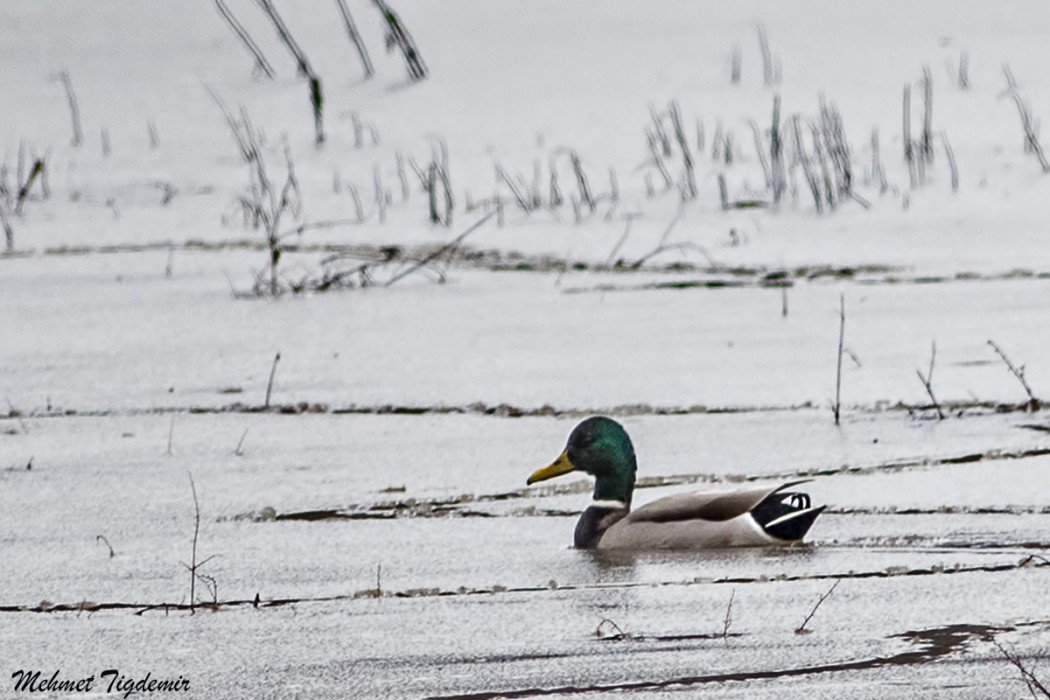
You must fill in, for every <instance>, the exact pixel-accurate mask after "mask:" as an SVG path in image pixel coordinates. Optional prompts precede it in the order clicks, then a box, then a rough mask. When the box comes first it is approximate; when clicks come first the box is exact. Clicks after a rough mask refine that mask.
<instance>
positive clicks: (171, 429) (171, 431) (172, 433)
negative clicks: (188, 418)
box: [168, 413, 175, 457]
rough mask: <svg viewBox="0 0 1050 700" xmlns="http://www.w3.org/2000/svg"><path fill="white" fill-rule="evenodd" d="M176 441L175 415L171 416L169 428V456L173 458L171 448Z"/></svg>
mask: <svg viewBox="0 0 1050 700" xmlns="http://www.w3.org/2000/svg"><path fill="white" fill-rule="evenodd" d="M174 439H175V414H174V413H173V414H172V415H171V424H170V425H169V426H168V456H169V457H171V447H172V443H173V442H174Z"/></svg>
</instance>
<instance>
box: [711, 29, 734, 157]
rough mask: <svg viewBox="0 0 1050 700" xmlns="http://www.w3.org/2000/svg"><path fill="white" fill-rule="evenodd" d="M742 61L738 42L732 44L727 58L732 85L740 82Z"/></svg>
mask: <svg viewBox="0 0 1050 700" xmlns="http://www.w3.org/2000/svg"><path fill="white" fill-rule="evenodd" d="M741 62H742V56H741V53H740V44H733V53H732V56H730V59H729V82H730V83H732V84H733V85H739V84H740V64H741ZM701 150H702V149H701Z"/></svg>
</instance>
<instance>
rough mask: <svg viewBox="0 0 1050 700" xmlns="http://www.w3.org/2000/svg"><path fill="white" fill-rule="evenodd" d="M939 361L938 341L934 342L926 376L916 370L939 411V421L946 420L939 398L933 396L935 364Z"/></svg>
mask: <svg viewBox="0 0 1050 700" xmlns="http://www.w3.org/2000/svg"><path fill="white" fill-rule="evenodd" d="M936 360H937V341H936V340H935V341H933V343H932V345H931V347H930V369H929V371H928V372H927V373H926V374H923V373H922V370H920V369H916V370H915V373H916V374H917V375H919V381H920V382H922V385H923V386H924V387H926V393H927V394H929V396H930V401H931V402H933V407H934V408H935V409H937V420H944V411H942V410H941V405H940V404H939V403H937V397H936V396H934V395H933V364H934V362H935V361H936Z"/></svg>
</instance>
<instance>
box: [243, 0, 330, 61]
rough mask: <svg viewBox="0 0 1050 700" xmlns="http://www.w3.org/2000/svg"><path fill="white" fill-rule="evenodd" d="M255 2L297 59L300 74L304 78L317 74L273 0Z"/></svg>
mask: <svg viewBox="0 0 1050 700" xmlns="http://www.w3.org/2000/svg"><path fill="white" fill-rule="evenodd" d="M255 2H256V3H257V4H258V5H259V7H260V8H262V11H263V12H265V13H266V16H267V17H269V18H270V22H271V24H273V28H274V29H275V30H276V31H277V37H278V38H279V39H280V40H281V43H282V44H284V46H285V48H287V49H288V52H289V53H290V54H292V58H293V59H295V63H296V66H297V67H298V71H299V75H300V76H302V77H304V78H312V77H315V75H316V74H315V73H314V71H313V68H311V67H310V62H309V61H308V60H306V54H304V53H303V50H302V49H301V48H300V47H299V44H298V43H297V42H296V41H295V38H294V37H292V33H291V32H289V31H288V25H286V24H285V23H284V20H283V19H281V15H279V14H278V13H277V8H276V7H274V6H273V0H255Z"/></svg>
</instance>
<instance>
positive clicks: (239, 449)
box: [233, 428, 248, 457]
mask: <svg viewBox="0 0 1050 700" xmlns="http://www.w3.org/2000/svg"><path fill="white" fill-rule="evenodd" d="M246 437H248V428H245V429H244V432H243V433H241V439H240V440H238V441H237V447H236V448H235V449H234V450H233V454H235V455H236V456H238V457H242V456H244V438H246Z"/></svg>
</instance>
